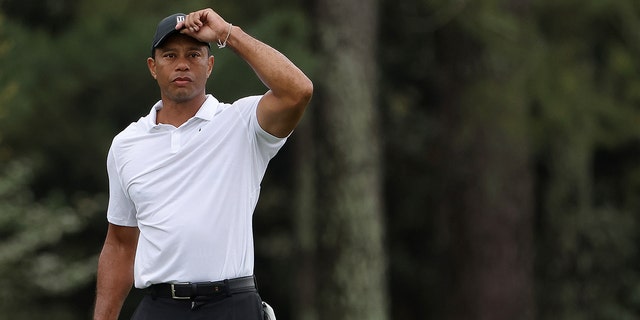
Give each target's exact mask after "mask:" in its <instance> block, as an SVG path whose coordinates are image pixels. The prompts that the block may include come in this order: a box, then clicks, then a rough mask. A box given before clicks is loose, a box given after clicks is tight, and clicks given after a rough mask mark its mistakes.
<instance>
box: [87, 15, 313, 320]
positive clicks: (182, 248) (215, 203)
mask: <svg viewBox="0 0 640 320" xmlns="http://www.w3.org/2000/svg"><path fill="white" fill-rule="evenodd" d="M210 42H216V43H217V44H218V46H219V47H221V48H222V47H227V48H230V49H231V50H233V51H234V52H235V53H236V54H237V55H238V56H239V57H241V58H242V59H244V60H245V61H246V62H247V63H248V64H249V65H250V66H251V67H252V68H253V70H254V71H255V73H256V75H257V76H258V77H259V78H260V79H261V80H262V82H263V83H264V84H265V85H266V87H267V88H268V89H269V90H268V91H267V92H266V93H265V94H264V95H262V96H253V97H246V98H242V99H240V100H238V101H236V102H234V103H233V104H226V103H220V102H218V100H216V99H215V98H214V97H213V96H211V95H207V94H206V93H205V90H206V89H205V85H206V81H207V79H208V77H209V75H210V74H211V71H212V69H213V65H214V58H213V56H212V55H210V54H209V44H208V43H210ZM147 64H148V67H149V71H150V72H151V75H152V76H153V78H154V79H156V80H157V82H158V86H159V87H160V95H161V101H159V102H158V103H156V104H155V105H154V106H153V107H152V108H151V112H150V113H149V114H148V115H147V116H145V117H143V118H140V119H139V120H138V121H137V122H135V123H132V124H131V125H130V126H129V127H128V128H126V129H125V130H123V131H122V132H121V133H120V134H118V135H117V136H116V137H115V138H114V140H113V143H112V145H111V148H110V150H109V155H108V157H107V171H108V174H109V207H108V210H107V219H108V221H109V227H108V231H107V235H106V239H105V243H104V247H103V249H102V252H101V254H100V260H99V263H98V279H97V280H98V281H97V294H96V306H95V313H94V319H95V320H104V319H117V317H118V314H119V313H120V310H121V308H122V304H123V302H124V300H125V298H126V296H127V295H128V293H129V291H130V289H131V286H132V284H134V285H135V287H137V288H141V289H145V290H146V292H147V295H145V297H144V299H143V300H142V301H141V303H140V305H139V306H138V308H137V310H136V312H135V314H134V316H133V319H154V320H161V319H187V318H189V319H256V320H257V319H262V316H263V313H262V312H263V311H262V305H261V300H260V296H259V295H258V293H257V289H256V285H255V282H254V278H253V263H254V260H253V259H254V252H253V250H254V249H253V236H252V215H253V210H254V208H255V205H256V203H257V200H258V194H259V191H260V182H261V180H262V177H263V175H264V172H265V170H266V167H267V164H268V162H269V160H270V159H271V158H272V157H273V156H275V154H276V153H277V151H278V150H279V149H280V148H281V147H282V145H283V144H284V143H285V140H286V137H287V136H288V135H289V134H290V133H291V132H292V131H293V129H294V128H295V127H296V125H297V123H298V121H299V120H300V118H301V117H302V114H303V112H304V109H305V107H306V105H307V104H308V102H309V100H310V98H311V95H312V91H313V85H312V83H311V81H310V80H309V79H308V78H307V77H306V76H305V75H304V74H303V73H302V72H301V71H300V70H299V69H298V68H297V67H296V66H295V65H294V64H293V63H291V61H289V60H288V59H287V58H286V57H285V56H284V55H282V54H281V53H279V52H278V51H276V50H274V49H273V48H271V47H269V46H267V45H266V44H264V43H262V42H260V41H258V40H256V39H254V38H253V37H251V36H249V35H248V34H246V33H245V32H244V31H243V30H242V29H241V28H239V27H237V26H233V25H232V24H231V23H228V22H226V21H225V20H224V19H223V18H222V17H220V16H219V15H218V14H217V13H216V12H215V11H213V10H212V9H204V10H200V11H196V12H192V13H190V14H188V15H182V14H175V15H172V16H169V17H167V18H165V19H164V20H162V21H161V22H160V23H159V24H158V28H157V30H156V34H155V37H154V39H153V43H152V53H151V57H150V58H148V59H147Z"/></svg>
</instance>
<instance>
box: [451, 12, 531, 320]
mask: <svg viewBox="0 0 640 320" xmlns="http://www.w3.org/2000/svg"><path fill="white" fill-rule="evenodd" d="M514 2H516V1H514ZM493 10H495V11H494V14H496V12H498V14H503V15H508V13H505V12H500V11H499V10H500V9H497V8H494V9H493ZM516 27H521V26H516ZM445 29H446V28H445ZM525 29H526V28H525ZM440 36H441V41H440V42H439V45H440V48H439V49H438V50H440V51H441V56H442V57H443V58H442V60H441V67H442V68H443V70H442V72H443V73H449V75H452V77H450V78H447V79H445V78H443V79H444V81H443V82H442V83H441V85H442V88H441V92H442V97H443V100H442V101H443V109H442V110H443V111H442V112H443V115H444V116H443V120H442V121H445V122H446V123H447V124H448V125H447V128H448V130H447V132H445V134H444V135H443V136H442V139H443V142H442V145H443V146H444V147H443V149H444V150H445V151H444V152H445V156H444V157H443V158H444V159H446V163H443V165H442V168H443V170H442V174H443V176H442V177H443V181H444V188H445V191H444V192H443V193H444V194H445V195H446V197H445V198H444V199H442V207H441V211H440V214H442V215H443V217H444V218H443V219H442V221H444V225H443V226H442V227H441V228H440V229H441V230H443V231H442V232H443V236H441V237H440V238H441V239H447V241H448V250H449V256H450V259H449V261H448V263H446V266H445V268H444V269H443V270H447V272H448V273H449V279H450V280H449V282H450V285H448V286H447V287H448V290H447V292H446V294H447V299H448V303H447V308H446V309H447V310H446V311H445V313H446V314H447V316H446V318H447V319H452V320H467V319H475V320H478V319H479V320H483V319H486V320H520V319H527V320H528V319H533V317H534V307H533V305H534V304H533V244H532V242H533V240H532V237H533V235H532V231H533V230H532V229H533V226H532V216H533V181H532V179H533V178H532V177H533V173H532V168H533V167H532V164H531V161H530V152H531V151H530V149H531V148H530V136H529V131H528V130H527V123H528V118H527V117H528V111H527V94H526V92H527V91H526V79H527V76H526V75H527V69H526V67H523V65H522V64H519V63H517V61H519V60H520V59H522V60H525V61H526V58H522V57H519V56H518V55H519V54H526V52H527V50H526V48H527V42H524V43H523V42H522V41H524V40H520V41H511V42H509V41H504V40H502V41H488V39H491V38H489V37H491V35H486V34H485V35H482V36H478V35H477V34H473V33H471V32H469V31H463V32H460V30H459V29H456V28H451V27H449V29H447V30H444V31H443V32H442V33H441V35H440ZM521 36H522V35H518V37H516V39H526V37H524V36H522V37H521ZM494 61H500V64H498V63H495V64H492V62H494Z"/></svg>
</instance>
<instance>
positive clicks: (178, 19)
mask: <svg viewBox="0 0 640 320" xmlns="http://www.w3.org/2000/svg"><path fill="white" fill-rule="evenodd" d="M184 18H185V17H184V16H177V17H176V24H178V23H180V22H184Z"/></svg>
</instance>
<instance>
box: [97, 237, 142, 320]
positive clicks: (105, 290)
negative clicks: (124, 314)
mask: <svg viewBox="0 0 640 320" xmlns="http://www.w3.org/2000/svg"><path fill="white" fill-rule="evenodd" d="M132 285H133V261H132V258H131V253H130V252H127V251H124V250H122V249H119V248H118V247H117V246H114V245H110V244H105V246H104V248H103V249H102V253H101V254H100V259H99V261H98V281H97V289H96V305H95V311H94V316H93V318H94V320H116V319H118V315H119V314H120V310H121V309H122V305H123V303H124V301H125V299H126V297H127V295H128V294H129V291H130V290H131V287H132Z"/></svg>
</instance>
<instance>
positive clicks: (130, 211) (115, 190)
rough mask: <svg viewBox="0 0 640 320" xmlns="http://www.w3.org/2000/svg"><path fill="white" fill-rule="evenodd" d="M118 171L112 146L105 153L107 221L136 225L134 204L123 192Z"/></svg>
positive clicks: (127, 225)
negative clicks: (107, 195) (107, 192)
mask: <svg viewBox="0 0 640 320" xmlns="http://www.w3.org/2000/svg"><path fill="white" fill-rule="evenodd" d="M118 171H119V170H118V167H117V164H116V156H115V154H114V151H113V146H112V147H111V148H110V149H109V154H108V155H107V174H108V175H109V206H108V208H107V221H109V222H110V223H112V224H115V225H119V226H126V227H135V226H137V225H138V224H137V221H136V209H135V205H134V204H133V201H131V199H130V198H129V196H128V195H127V193H126V192H125V190H124V187H123V186H122V183H121V179H120V175H119V174H118Z"/></svg>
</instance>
